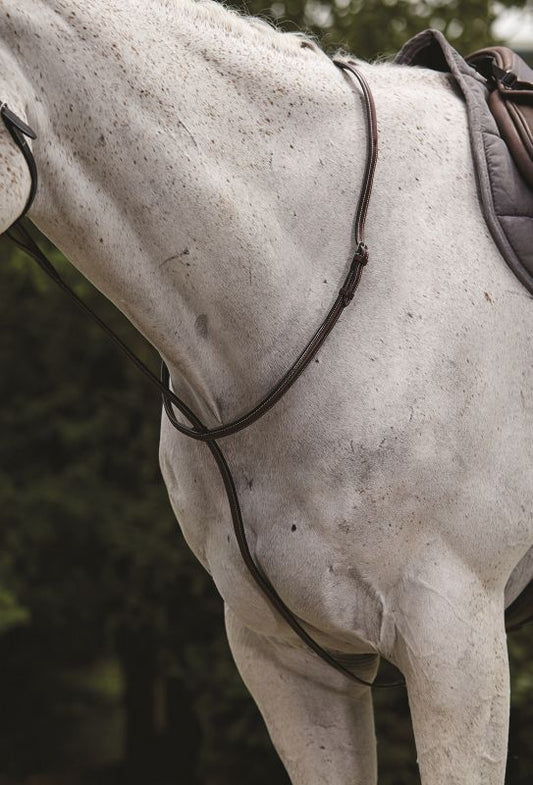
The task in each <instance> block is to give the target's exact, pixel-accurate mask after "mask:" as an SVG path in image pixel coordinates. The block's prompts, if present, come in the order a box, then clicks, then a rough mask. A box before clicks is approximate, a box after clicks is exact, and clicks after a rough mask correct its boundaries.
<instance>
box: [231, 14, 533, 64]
mask: <svg viewBox="0 0 533 785" xmlns="http://www.w3.org/2000/svg"><path fill="white" fill-rule="evenodd" d="M527 3H528V0H518V2H517V0H499V1H498V2H493V0H333V2H328V1H327V0H274V2H271V3H270V4H268V3H265V2H264V0H242V2H241V1H240V0H231V1H230V3H229V4H230V5H233V6H234V7H235V8H237V9H239V10H243V11H245V12H246V13H250V14H255V15H257V16H262V17H263V18H270V19H272V20H273V21H275V22H276V24H277V25H279V26H281V27H282V28H283V29H285V30H295V29H297V30H302V29H305V30H308V31H309V32H311V33H312V34H313V35H315V36H316V37H317V39H318V40H319V42H320V43H321V44H322V46H323V47H324V48H325V49H326V50H327V51H334V50H336V49H338V48H339V47H341V48H342V49H345V50H347V51H350V52H352V53H353V54H356V55H357V56H359V57H363V58H376V57H383V56H390V55H391V54H394V53H395V52H397V51H398V49H400V47H401V46H402V44H404V43H405V41H407V39H408V38H410V37H411V36H413V35H415V34H416V33H418V32H420V31H421V30H424V29H425V28H427V27H434V28H437V29H438V30H441V31H442V32H443V33H444V34H445V35H446V36H447V38H448V39H449V40H450V42H451V43H452V44H453V45H454V46H456V48H458V49H459V51H461V52H462V53H463V54H467V53H469V52H473V51H474V50H475V49H479V48H481V47H482V46H486V45H487V43H489V42H491V41H493V40H494V36H493V34H492V24H493V22H494V20H495V19H496V18H497V15H498V14H499V13H501V11H502V9H503V8H523V7H525V6H526V5H527Z"/></svg>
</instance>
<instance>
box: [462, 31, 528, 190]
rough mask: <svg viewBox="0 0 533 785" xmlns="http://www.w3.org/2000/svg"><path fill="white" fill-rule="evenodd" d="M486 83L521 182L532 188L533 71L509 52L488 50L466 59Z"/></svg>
mask: <svg viewBox="0 0 533 785" xmlns="http://www.w3.org/2000/svg"><path fill="white" fill-rule="evenodd" d="M466 60H467V62H468V63H469V65H471V66H472V67H473V68H475V69H476V71H478V73H480V74H481V75H482V76H484V77H485V79H486V80H487V87H488V88H489V90H490V94H489V99H488V103H489V107H490V110H491V112H492V114H493V115H494V119H495V120H496V123H497V125H498V129H499V131H500V133H501V135H502V138H503V139H504V140H505V142H506V143H507V146H508V148H509V151H510V153H511V155H512V157H513V160H514V162H515V164H516V166H517V168H518V170H519V172H520V174H521V175H522V176H523V178H524V179H525V180H526V182H527V183H528V184H529V186H530V187H531V188H533V69H532V68H530V67H529V66H528V64H527V63H526V62H525V60H523V59H522V58H521V57H520V56H519V55H518V54H517V53H516V52H513V50H512V49H508V48H507V47H505V46H494V47H487V48H486V49H480V50H479V51H477V52H474V53H473V54H471V55H469V57H467V58H466Z"/></svg>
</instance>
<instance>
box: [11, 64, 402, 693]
mask: <svg viewBox="0 0 533 785" xmlns="http://www.w3.org/2000/svg"><path fill="white" fill-rule="evenodd" d="M333 62H334V64H335V65H336V66H337V67H338V68H341V69H343V70H345V71H348V72H350V73H351V74H353V76H355V77H356V78H357V80H358V82H359V84H360V86H361V89H362V92H363V96H364V105H365V119H366V129H367V159H366V166H365V171H364V175H363V184H362V188H361V193H360V196H359V202H358V205H357V212H356V217H355V230H354V233H355V245H356V249H355V252H354V255H353V257H352V261H351V263H350V267H349V269H348V273H347V275H346V277H345V279H344V281H343V283H342V286H341V288H340V289H339V292H338V294H337V297H336V299H335V302H334V303H333V305H332V306H331V308H330V310H329V312H328V313H327V315H326V317H325V319H324V320H323V322H322V323H321V325H320V326H319V327H318V329H317V330H316V332H315V333H314V335H313V336H312V338H311V340H310V341H309V342H308V344H307V345H306V347H305V348H304V349H303V351H302V352H301V353H300V354H299V356H298V357H297V359H296V360H295V361H294V363H293V364H292V365H291V367H290V368H289V370H288V371H287V372H286V373H285V374H284V376H283V377H282V378H281V379H280V380H279V381H278V382H277V383H276V384H275V385H274V387H272V389H271V390H270V391H269V392H268V393H267V394H266V395H265V396H264V398H262V400H261V401H260V402H259V403H258V404H257V405H256V406H254V408H253V409H251V410H250V411H249V412H247V413H246V414H244V415H241V416H240V417H238V418H237V419H235V420H233V421H232V422H230V423H228V424H226V425H221V426H218V427H216V428H207V427H206V426H205V425H204V424H203V423H202V421H201V420H200V419H199V418H198V416H197V415H196V414H195V413H194V412H193V411H192V410H191V409H190V408H189V407H188V406H187V404H186V403H185V402H184V401H182V400H181V398H179V397H178V396H177V395H176V394H175V393H174V392H173V391H172V390H171V388H170V384H171V379H170V372H169V370H168V368H167V366H166V365H165V363H164V362H163V361H162V365H161V377H160V378H158V377H157V376H155V374H153V373H152V371H151V370H150V369H149V368H148V367H147V366H146V365H145V364H144V363H143V361H142V360H141V359H140V358H139V357H137V355H136V354H134V353H133V352H132V351H131V349H129V347H128V346H127V345H126V344H125V343H124V342H123V341H122V339H121V338H120V337H119V336H118V335H117V334H116V333H115V332H114V331H113V330H112V329H111V328H110V327H109V326H108V325H107V324H106V323H105V322H104V321H103V320H102V319H101V318H100V317H99V316H98V315H97V314H96V313H94V311H93V310H92V309H91V308H90V307H89V306H88V305H87V304H86V303H85V302H84V301H83V300H82V299H80V298H79V297H78V295H76V294H75V292H74V291H73V290H72V289H71V288H70V287H69V286H68V285H67V284H66V283H65V281H64V280H63V279H62V278H61V276H60V275H59V273H58V272H57V270H56V269H55V268H54V266H53V265H52V264H51V262H50V261H49V260H48V259H47V258H46V256H45V255H44V254H43V252H42V251H41V249H40V248H39V246H38V245H37V244H36V242H35V241H34V240H33V238H32V237H31V235H30V234H29V232H28V230H27V229H26V228H25V227H24V226H23V225H22V224H21V222H20V221H21V218H22V217H23V216H24V215H25V214H26V213H27V212H28V210H29V209H30V207H31V205H32V202H33V200H34V197H35V193H36V191H37V182H38V181H37V167H36V164H35V159H34V157H33V154H32V151H31V148H30V147H29V145H28V143H27V142H26V139H25V137H29V138H30V139H35V138H36V134H35V132H34V131H33V130H32V129H31V128H30V127H29V126H28V125H27V124H26V123H25V122H23V121H22V120H21V119H20V118H19V117H18V116H17V115H16V114H14V112H12V111H11V110H10V109H9V108H8V107H7V104H5V103H4V104H1V105H0V115H1V117H2V119H3V121H4V123H5V125H6V127H7V129H8V131H9V133H10V134H11V137H12V138H13V140H14V142H15V143H16V145H17V146H18V148H19V149H20V150H21V152H22V154H23V155H24V158H25V160H26V163H27V164H28V168H29V171H30V175H31V189H30V194H29V197H28V199H27V202H26V205H25V207H24V210H23V212H22V215H21V216H20V217H19V219H18V220H17V221H16V222H15V223H14V224H13V225H12V226H11V227H10V228H9V229H8V230H7V231H6V234H7V236H8V237H9V238H10V239H11V240H12V241H13V242H14V243H15V244H16V245H17V246H19V247H20V248H21V249H22V250H23V251H25V253H27V254H28V255H29V256H31V257H32V258H33V259H34V260H35V261H36V262H37V264H38V265H39V266H40V267H41V269H42V270H44V272H45V273H46V274H47V275H48V276H49V277H50V278H52V280H53V281H54V282H55V283H56V284H57V285H58V286H59V287H60V288H61V289H62V290H63V291H65V292H66V293H67V294H68V295H69V296H70V297H71V298H72V299H73V300H74V301H75V302H76V304H77V305H78V306H79V307H80V308H81V309H82V310H83V311H84V312H85V313H86V314H87V315H88V316H90V317H91V319H93V321H95V322H96V323H97V324H98V325H99V327H100V328H101V329H102V330H103V331H104V332H105V333H106V334H107V335H108V336H109V337H110V338H111V340H112V341H114V343H115V344H116V345H117V346H118V347H119V349H120V350H121V351H122V352H123V354H125V355H126V357H127V358H128V359H129V360H131V362H133V363H134V365H135V366H136V367H137V368H138V369H139V371H141V373H143V374H144V375H145V376H146V377H147V378H148V380H149V381H150V382H151V383H152V385H154V386H155V387H156V388H157V389H158V390H159V391H160V392H161V394H162V397H163V406H164V409H165V412H166V414H167V416H168V419H169V420H170V422H171V424H172V425H173V426H174V428H175V429H176V430H177V431H179V432H180V433H182V434H184V435H185V436H188V437H190V438H191V439H195V440H197V441H203V442H205V444H206V445H207V447H208V448H209V450H210V452H211V454H212V455H213V458H214V459H215V461H216V464H217V466H218V469H219V472H220V475H221V477H222V480H223V483H224V487H225V490H226V495H227V499H228V504H229V508H230V512H231V518H232V522H233V529H234V532H235V537H236V539H237V544H238V546H239V550H240V553H241V556H242V558H243V561H244V563H245V565H246V567H247V568H248V570H249V572H250V574H251V575H252V577H253V579H254V581H255V583H256V584H257V586H258V587H259V588H260V589H261V591H262V592H263V594H264V595H265V596H266V597H267V599H268V600H269V602H270V604H271V605H272V606H273V607H274V608H275V609H276V610H277V611H278V613H279V614H280V615H281V616H282V617H283V618H284V619H285V621H286V622H287V624H288V625H289V626H290V627H291V628H292V630H293V631H294V632H295V633H296V635H297V636H298V637H299V638H300V639H301V640H302V641H303V642H304V643H305V644H306V645H307V646H308V647H309V648H310V649H312V650H313V651H314V652H315V653H316V654H317V655H318V656H319V657H321V658H322V660H324V662H326V663H327V664H328V665H330V666H331V667H333V668H335V670H337V671H338V672H339V673H342V674H343V675H344V676H346V677H347V678H348V679H350V680H351V681H354V682H356V683H358V684H361V685H364V686H366V687H372V686H374V687H397V686H402V685H403V684H404V682H403V681H395V682H374V683H372V682H369V681H365V680H364V679H361V678H359V677H358V676H357V675H356V674H355V673H352V671H350V670H349V669H348V668H346V667H345V666H344V665H342V663H341V662H339V661H338V660H337V659H335V657H333V656H332V655H331V654H330V653H329V652H328V651H327V650H326V649H324V648H323V647H322V646H320V644H319V643H318V642H317V641H316V640H315V639H314V638H313V637H311V636H310V635H309V633H308V632H307V631H306V630H305V628H304V627H303V626H302V624H301V623H300V621H299V620H298V619H297V618H296V616H295V615H294V613H293V612H292V611H291V610H290V608H288V606H287V605H286V604H285V603H284V601H283V600H282V598H281V597H280V596H279V594H278V593H277V591H276V589H275V588H274V587H273V586H272V584H271V583H270V581H269V579H268V578H267V577H266V575H265V574H264V573H263V571H262V570H261V568H260V567H259V566H258V564H257V563H256V562H255V561H254V558H253V556H252V554H251V552H250V548H249V545H248V541H247V538H246V531H245V526H244V520H243V517H242V512H241V507H240V503H239V497H238V495H237V489H236V487H235V482H234V479H233V476H232V473H231V470H230V468H229V465H228V463H227V461H226V458H225V456H224V453H223V452H222V450H221V448H220V446H219V444H218V442H217V440H218V439H222V438H224V437H226V436H230V435H231V434H234V433H237V432H238V431H241V430H243V429H244V428H246V427H248V426H249V425H251V424H252V423H254V422H256V421H257V420H258V419H259V418H260V417H262V416H263V415H264V414H265V413H266V412H268V411H269V409H271V408H272V407H273V406H274V404H275V403H276V402H277V401H279V400H280V398H281V397H282V396H283V395H284V394H285V393H286V392H287V390H289V389H290V387H292V385H293V384H294V382H295V381H296V380H297V379H298V378H299V376H300V375H301V374H302V372H303V371H304V370H305V368H306V367H307V366H308V365H309V363H310V362H311V360H312V359H313V357H314V356H315V355H316V353H317V352H318V350H319V349H320V347H321V346H322V344H323V343H324V341H325V339H326V338H327V336H328V335H329V333H330V332H331V331H332V329H333V327H334V326H335V324H336V323H337V321H338V320H339V318H340V316H341V314H342V312H343V311H344V309H345V308H346V307H347V306H348V305H349V304H350V302H351V301H352V299H353V296H354V294H355V291H356V289H357V286H358V284H359V281H360V279H361V275H362V271H363V268H364V267H365V265H366V264H367V261H368V248H367V246H366V244H365V243H364V226H365V219H366V214H367V210H368V204H369V201H370V195H371V192H372V183H373V179H374V171H375V168H376V162H377V154H378V131H377V118H376V108H375V103H374V99H373V96H372V92H371V90H370V86H369V84H368V82H367V80H366V78H365V77H364V76H363V74H362V73H361V71H360V70H359V69H358V68H357V66H356V64H355V63H354V62H353V61H342V60H337V59H335V60H333ZM174 407H175V408H176V409H177V410H178V411H179V412H180V413H181V414H182V415H183V416H184V417H185V418H186V419H187V420H188V421H189V422H190V423H191V425H185V424H184V423H182V422H180V420H178V418H177V417H176V414H175V411H174ZM191 426H192V427H191Z"/></svg>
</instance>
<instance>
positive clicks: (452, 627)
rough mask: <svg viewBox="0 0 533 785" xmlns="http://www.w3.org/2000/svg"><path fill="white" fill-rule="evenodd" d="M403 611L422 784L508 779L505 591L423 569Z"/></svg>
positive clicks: (401, 632)
mask: <svg viewBox="0 0 533 785" xmlns="http://www.w3.org/2000/svg"><path fill="white" fill-rule="evenodd" d="M448 577H449V578H450V576H448ZM502 594H503V593H502ZM395 616H396V620H395V626H396V640H395V644H394V656H393V657H392V659H393V660H394V661H395V662H396V664H397V665H398V667H399V668H400V669H401V670H402V671H403V673H404V675H405V678H406V681H407V688H408V693H409V704H410V707H411V717H412V721H413V729H414V733H415V739H416V747H417V753H418V763H419V767H420V775H421V779H422V785H443V783H446V785H503V783H504V778H505V762H506V750H507V736H508V716H509V669H508V659H507V647H506V637H505V629H504V616H503V596H502V597H496V596H494V594H493V595H491V594H490V593H489V592H487V590H486V589H485V588H484V587H483V586H482V585H481V582H480V581H479V580H478V579H477V578H475V577H472V576H470V579H469V580H467V581H462V580H461V579H460V578H459V577H458V576H456V575H455V574H453V579H450V580H447V581H445V580H442V581H441V580H439V579H438V578H434V579H432V578H431V577H430V576H428V575H426V576H424V577H422V576H420V575H419V576H418V577H417V579H416V580H415V579H412V580H411V581H407V582H406V584H405V585H404V587H403V589H402V592H401V595H400V597H399V600H398V607H397V612H396V614H395Z"/></svg>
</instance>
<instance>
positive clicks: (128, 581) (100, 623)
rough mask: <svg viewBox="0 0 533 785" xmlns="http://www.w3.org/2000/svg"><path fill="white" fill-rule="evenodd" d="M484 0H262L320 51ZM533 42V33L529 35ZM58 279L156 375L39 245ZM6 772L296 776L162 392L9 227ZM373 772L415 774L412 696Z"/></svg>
mask: <svg viewBox="0 0 533 785" xmlns="http://www.w3.org/2000/svg"><path fill="white" fill-rule="evenodd" d="M506 5H509V6H514V7H517V5H518V4H516V3H505V2H500V3H498V4H496V3H489V2H485V0H466V1H464V2H463V1H462V2H459V1H458V0H451V1H450V2H444V1H443V0H420V2H416V1H412V0H368V2H362V1H361V0H337V2H336V3H335V4H331V3H327V2H317V1H315V0H312V1H311V2H309V1H308V2H303V0H286V1H285V2H281V1H279V2H274V3H273V4H272V6H271V7H268V6H265V5H264V2H259V0H252V1H251V2H248V3H247V4H246V6H245V7H244V6H242V5H238V7H239V8H241V9H243V8H244V10H246V11H247V12H248V13H255V14H260V15H262V16H263V17H271V18H273V19H276V21H277V24H279V25H281V26H282V27H284V28H285V29H289V30H291V29H292V30H293V29H295V28H298V29H302V28H303V29H307V30H311V31H312V32H313V33H314V34H315V35H316V36H317V38H318V40H319V41H320V42H321V43H322V45H323V46H324V47H325V48H326V49H327V50H328V51H333V50H335V49H336V48H338V47H339V46H342V47H343V48H345V49H347V50H350V51H352V52H355V53H357V54H358V55H360V56H362V57H375V56H382V55H385V54H390V53H392V52H394V51H395V50H396V49H398V48H399V47H400V46H401V44H402V43H403V42H404V41H405V40H406V39H407V38H408V37H409V36H411V35H413V34H414V33H416V32H417V31H419V30H421V29H424V28H425V27H429V26H433V27H439V28H440V29H442V30H443V31H444V32H445V33H446V34H447V35H448V36H449V38H450V39H451V40H452V42H453V43H454V44H455V45H456V46H457V48H459V49H460V51H462V52H463V53H467V52H468V51H471V50H473V49H475V48H477V47H479V46H481V45H483V44H485V43H487V42H489V41H491V40H493V39H494V35H493V22H494V20H495V18H496V16H497V14H498V13H500V12H501V11H502V9H503V7H504V6H506ZM532 49H533V47H532ZM43 246H44V247H45V248H46V249H47V250H49V251H50V252H51V254H52V257H53V258H54V259H55V261H56V262H57V265H58V267H59V268H60V270H61V272H62V273H63V274H64V275H65V277H66V278H67V279H68V280H69V281H70V282H71V283H72V284H73V285H74V287H75V289H76V291H77V292H78V293H80V294H82V295H83V296H84V297H85V299H86V300H87V301H88V302H89V303H90V304H91V305H92V306H93V307H95V308H96V309H97V310H98V312H99V313H100V314H101V315H102V316H103V317H104V319H105V320H106V321H107V322H108V323H110V324H111V325H112V326H113V327H115V328H116V329H117V330H119V331H120V333H121V334H122V335H123V336H124V337H125V338H126V340H127V342H128V343H129V345H130V346H131V347H132V348H133V349H134V350H135V351H136V352H137V353H138V354H140V355H141V357H143V358H144V359H145V360H146V361H147V362H148V363H151V364H152V367H153V368H154V369H155V370H157V358H156V357H155V355H154V352H153V350H152V349H151V348H150V347H149V346H147V345H146V344H145V342H144V341H143V340H142V338H140V337H139V336H138V335H137V334H136V333H135V331H134V330H133V329H132V328H131V327H130V326H129V324H128V323H127V322H126V321H125V320H124V319H123V318H122V317H121V315H120V314H118V313H117V312H116V311H115V310H114V309H113V308H112V306H110V304H109V303H107V302H106V301H105V299H104V298H102V297H101V296H100V295H99V294H98V293H97V292H96V291H95V290H94V289H93V288H92V287H91V286H90V285H89V284H88V283H87V282H86V281H84V280H83V279H82V278H81V277H80V276H79V275H78V274H77V273H76V271H74V270H73V269H72V268H70V266H69V265H68V264H67V262H66V261H65V260H64V259H62V257H61V256H60V254H59V253H58V252H57V251H55V250H54V249H52V248H51V246H49V244H47V243H46V241H43ZM0 258H1V260H2V263H1V265H0V291H1V292H2V303H3V307H2V315H1V335H2V338H1V341H0V369H1V373H0V397H1V400H2V407H1V410H0V427H1V431H2V440H1V443H0V515H1V518H0V521H1V524H0V664H1V667H0V785H82V784H85V783H94V784H95V785H118V784H119V783H129V784H131V785H136V784H137V783H138V784H139V785H176V783H185V785H235V783H241V782H247V783H250V785H288V779H287V776H286V775H285V773H284V771H283V769H282V767H281V765H280V763H279V761H278V760H277V758H276V756H275V754H274V752H273V750H272V748H271V745H270V743H269V740H268V737H267V734H266V731H265V729H264V727H263V724H262V721H261V718H260V717H259V715H258V712H257V710H256V708H255V706H254V704H253V703H252V701H251V699H250V698H249V696H248V694H247V692H246V690H245V689H244V687H243V685H242V683H241V681H240V679H239V677H238V675H237V673H236V670H235V668H234V666H233V664H232V661H231V659H230V656H229V652H228V648H227V645H226V642H225V637H224V631H223V623H222V606H221V601H220V599H219V597H218V595H217V594H216V592H215V590H214V588H213V586H212V583H211V581H210V579H209V578H208V576H207V575H206V574H205V573H204V572H203V570H202V568H201V567H200V566H199V565H198V563H197V562H195V560H194V559H193V557H192V556H191V555H190V553H189V551H188V549H187V547H186V545H185V543H184V542H183V539H182V537H181V534H180V532H179V529H178V527H177V524H176V521H175V520H174V518H173V516H172V514H171V512H170V508H169V505H168V501H167V498H166V493H165V490H164V487H163V483H162V480H161V478H160V475H159V470H158V464H157V444H158V433H159V421H160V406H159V400H158V396H157V394H155V393H154V391H153V389H152V388H151V387H149V385H148V384H147V383H146V382H145V381H144V380H143V379H142V378H141V377H140V376H139V374H138V373H137V372H136V371H135V369H134V368H133V367H131V366H130V365H129V364H128V363H127V362H126V361H125V360H123V359H122V357H120V356H119V355H118V354H117V352H116V350H115V349H114V348H113V346H112V345H111V344H110V343H109V342H108V341H107V340H106V338H105V337H104V336H103V335H102V334H100V332H99V331H98V329H97V328H96V327H95V326H93V325H92V324H91V323H89V322H88V321H87V320H86V319H85V318H84V317H83V315H81V314H80V313H79V312H78V311H77V309H76V308H75V306H73V305H71V304H70V303H69V302H68V301H67V300H66V299H65V297H64V295H62V294H61V292H59V291H58V290H56V288H55V287H54V286H53V284H52V283H50V282H49V281H48V280H45V279H44V278H43V276H42V274H41V273H40V272H39V271H38V270H36V269H35V267H34V266H33V264H32V263H31V262H29V260H27V259H26V258H25V257H23V255H22V254H20V253H18V252H16V251H14V249H13V248H12V247H11V246H10V244H9V243H8V242H7V240H5V239H1V240H0ZM532 644H533V628H528V629H524V630H522V631H521V632H519V633H515V634H514V635H513V637H512V638H511V640H510V650H511V660H512V676H513V706H512V718H511V738H510V755H509V766H508V777H507V782H508V785H526V784H527V785H530V783H531V781H532V773H533V752H532V749H531V747H532V745H531V738H532V731H533V705H532V701H531V696H532V695H533V668H532V665H531V653H532V651H533V646H532ZM375 697H376V711H377V725H378V738H379V757H380V785H415V784H416V783H417V782H419V778H418V773H417V768H416V763H415V752H414V747H413V742H412V734H411V728H410V722H409V717H408V711H407V706H406V698H405V693H404V691H403V690H392V691H378V692H377V693H376V696H375Z"/></svg>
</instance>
